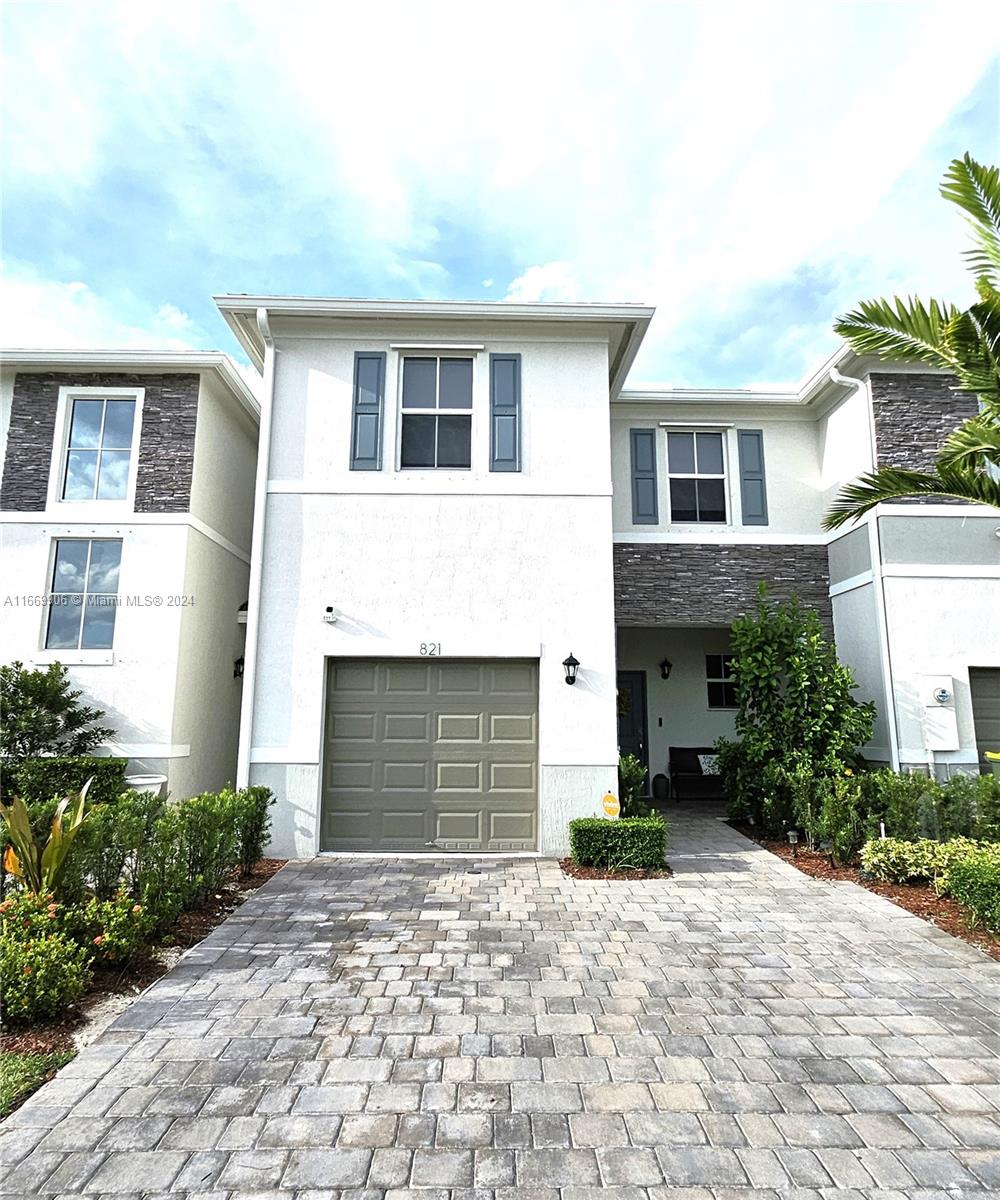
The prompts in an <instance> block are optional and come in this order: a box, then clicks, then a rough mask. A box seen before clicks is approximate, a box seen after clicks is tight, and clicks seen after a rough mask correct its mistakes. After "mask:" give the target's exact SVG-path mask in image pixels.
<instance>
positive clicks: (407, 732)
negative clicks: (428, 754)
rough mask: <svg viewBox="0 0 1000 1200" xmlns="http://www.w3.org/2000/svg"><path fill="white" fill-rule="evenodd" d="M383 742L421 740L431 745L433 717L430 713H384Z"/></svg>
mask: <svg viewBox="0 0 1000 1200" xmlns="http://www.w3.org/2000/svg"><path fill="white" fill-rule="evenodd" d="M381 716H382V741H383V742H408V743H413V742H421V743H425V744H426V745H430V741H431V718H430V715H429V714H428V713H408V712H386V713H382V714H381Z"/></svg>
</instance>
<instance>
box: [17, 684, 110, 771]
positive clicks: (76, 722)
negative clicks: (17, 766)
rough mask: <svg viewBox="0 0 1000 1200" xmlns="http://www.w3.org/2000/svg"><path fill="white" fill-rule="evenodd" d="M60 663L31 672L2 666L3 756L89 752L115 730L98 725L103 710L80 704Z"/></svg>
mask: <svg viewBox="0 0 1000 1200" xmlns="http://www.w3.org/2000/svg"><path fill="white" fill-rule="evenodd" d="M82 694H83V693H82V692H80V691H75V690H74V689H73V686H72V683H71V681H70V678H69V673H68V672H67V670H66V668H65V667H64V666H63V665H62V664H61V663H52V664H51V665H50V666H49V667H47V668H46V669H45V670H41V671H31V670H28V669H27V668H26V667H25V666H24V665H23V664H22V663H19V662H13V663H10V664H8V665H6V666H2V667H0V756H2V757H3V759H5V760H6V761H7V762H8V763H12V762H19V761H20V760H22V759H25V758H36V757H39V756H41V755H49V754H60V755H76V754H89V753H90V752H91V751H92V750H94V749H96V747H98V746H99V745H100V744H101V743H102V742H104V741H106V740H107V739H108V738H109V737H110V736H111V734H112V732H113V731H112V730H111V729H107V728H105V727H104V726H101V725H97V724H96V723H95V722H97V721H100V720H101V718H102V717H103V716H104V713H103V712H102V711H101V710H100V709H99V708H88V707H87V706H86V705H84V704H81V703H80V696H81V695H82Z"/></svg>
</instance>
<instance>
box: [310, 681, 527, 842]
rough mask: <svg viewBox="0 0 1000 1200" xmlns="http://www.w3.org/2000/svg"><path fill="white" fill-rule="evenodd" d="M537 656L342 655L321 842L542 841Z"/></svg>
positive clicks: (332, 684)
mask: <svg viewBox="0 0 1000 1200" xmlns="http://www.w3.org/2000/svg"><path fill="white" fill-rule="evenodd" d="M537 688H538V669H537V663H535V662H531V661H520V660H515V661H509V662H508V661H504V662H501V661H499V660H481V661H478V662H475V661H469V660H453V661H447V660H445V661H440V660H438V661H434V662H424V661H407V660H402V661H401V660H376V659H373V660H362V661H357V662H350V663H343V662H335V663H332V664H331V669H330V671H329V675H328V685H327V733H326V747H325V751H324V778H323V799H322V805H323V812H322V817H321V829H322V834H321V848H322V849H324V850H345V851H360V850H373V851H387V852H389V851H414V850H417V851H423V850H426V849H438V850H453V851H460V850H470V851H489V850H492V851H497V852H503V851H511V850H529V849H533V848H534V846H535V844H536V839H537V824H538V821H537V812H536V809H537V790H538V765H537V743H538V717H537V712H538V700H537V694H538V693H537Z"/></svg>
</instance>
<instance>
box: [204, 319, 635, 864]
mask: <svg viewBox="0 0 1000 1200" xmlns="http://www.w3.org/2000/svg"><path fill="white" fill-rule="evenodd" d="M218 304H219V306H220V308H221V310H222V312H223V314H224V316H225V317H226V319H227V320H228V321H229V323H230V325H231V326H232V328H233V330H234V331H235V333H236V335H237V337H239V339H240V341H241V342H242V344H243V346H244V347H245V349H246V351H247V353H248V354H249V355H250V357H251V359H252V360H253V361H255V362H256V363H258V364H259V365H260V366H261V368H262V369H263V372H264V387H263V392H262V400H261V442H260V457H259V464H258V475H257V489H258V490H257V514H258V515H257V521H256V524H255V531H254V543H253V555H252V574H251V584H250V606H249V620H248V625H247V653H246V679H245V681H244V682H245V692H244V709H243V720H242V725H241V752H240V778H241V779H249V780H250V781H251V782H254V783H264V784H267V785H268V786H270V787H271V788H272V789H273V790H274V792H275V794H276V795H277V796H278V797H279V805H278V808H277V809H276V815H275V821H274V826H275V833H274V842H275V846H276V847H277V849H278V850H279V851H280V852H281V853H288V854H310V853H313V852H315V851H316V850H345V851H426V850H433V849H440V850H471V851H512V850H533V849H540V850H543V851H557V850H560V849H562V848H564V847H565V844H566V823H567V821H568V820H569V819H570V818H571V817H574V816H578V815H580V814H590V813H593V812H594V811H595V808H599V806H600V801H601V797H602V795H603V794H604V793H605V792H607V791H609V790H610V791H617V777H616V764H617V758H618V747H617V738H616V682H615V620H614V595H613V577H612V480H611V452H610V420H609V411H608V397H609V395H614V394H617V392H618V390H619V389H620V387H621V385H622V382H623V380H624V378H625V375H626V373H627V371H628V368H629V365H630V364H631V362H632V359H633V356H634V354H635V351H636V348H637V347H638V344H639V341H640V339H641V337H642V334H643V331H644V330H645V327H646V325H647V323H648V321H649V318H650V316H651V315H652V314H651V310H650V309H648V308H642V307H638V306H629V305H546V304H503V305H495V304H484V303H472V304H462V303H431V302H424V301H403V302H381V301H340V300H296V299H282V298H270V297H245V296H233V297H221V298H219V299H218ZM573 659H576V660H577V662H578V664H579V666H578V668H574V667H573V665H572V664H573ZM567 662H569V664H570V665H569V666H568V667H567V666H566V665H565V664H566V663H567ZM574 671H575V674H574ZM568 678H570V679H573V680H574V682H572V683H567V679H568Z"/></svg>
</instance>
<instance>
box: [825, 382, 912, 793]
mask: <svg viewBox="0 0 1000 1200" xmlns="http://www.w3.org/2000/svg"><path fill="white" fill-rule="evenodd" d="M830 379H831V380H832V381H833V382H834V383H838V384H840V385H841V387H849V388H853V389H854V390H855V391H856V392H857V393H858V394H859V395H860V394H861V393H864V397H865V401H866V404H865V410H866V415H867V418H868V444H869V447H870V449H871V461H872V470H874V469H875V468H876V467H877V466H878V459H877V456H876V449H875V422H874V419H873V416H872V411H871V397H870V395H869V393H868V385H867V384H866V383H865V381H864V380H863V379H854V378H853V377H852V376H850V375H842V374H841V373H840V371H838V370H837V368H836V367H831V368H830ZM866 523H867V525H868V556H869V558H870V559H871V564H872V584H873V586H874V588H875V620H876V625H877V627H878V635H879V651H880V653H879V657H880V658H881V660H882V685H883V690H884V692H885V709H886V712H885V721H886V726H887V727H888V731H889V757H890V759H891V762H890V764H889V765H890V766H891V767H892V769H893V770H894V771H898V770H899V765H900V764H899V729H898V727H897V725H896V692H895V686H894V679H893V672H892V655H891V653H890V650H889V621H888V618H887V617H886V604H885V578H884V576H883V575H882V547H881V545H880V543H879V536H878V518H877V517H876V516H875V514H874V513H869V514H868V515H867V517H866ZM932 774H933V772H932Z"/></svg>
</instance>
